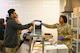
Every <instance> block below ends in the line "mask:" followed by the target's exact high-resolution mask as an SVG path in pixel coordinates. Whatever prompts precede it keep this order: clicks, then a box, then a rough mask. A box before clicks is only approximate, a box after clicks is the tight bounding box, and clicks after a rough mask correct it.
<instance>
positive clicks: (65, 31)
mask: <svg viewBox="0 0 80 53" xmlns="http://www.w3.org/2000/svg"><path fill="white" fill-rule="evenodd" d="M43 26H45V27H47V28H52V29H54V28H57V31H58V38H59V37H62V36H63V37H64V40H63V41H60V40H58V44H65V45H67V46H68V48H72V42H71V38H72V31H71V27H70V25H68V24H67V23H64V24H63V25H61V24H59V23H56V24H53V25H48V24H45V23H44V24H43Z"/></svg>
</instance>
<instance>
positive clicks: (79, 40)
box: [72, 38, 80, 42]
mask: <svg viewBox="0 0 80 53" xmlns="http://www.w3.org/2000/svg"><path fill="white" fill-rule="evenodd" d="M72 40H74V41H78V42H80V39H75V38H72Z"/></svg>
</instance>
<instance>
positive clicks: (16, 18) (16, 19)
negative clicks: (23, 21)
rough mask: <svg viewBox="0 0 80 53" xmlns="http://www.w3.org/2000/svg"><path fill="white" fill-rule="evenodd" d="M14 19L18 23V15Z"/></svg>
mask: <svg viewBox="0 0 80 53" xmlns="http://www.w3.org/2000/svg"><path fill="white" fill-rule="evenodd" d="M14 20H15V21H16V22H17V23H18V24H20V22H19V19H18V16H16V17H15V18H14Z"/></svg>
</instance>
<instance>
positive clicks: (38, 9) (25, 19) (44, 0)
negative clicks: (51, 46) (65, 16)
mask: <svg viewBox="0 0 80 53" xmlns="http://www.w3.org/2000/svg"><path fill="white" fill-rule="evenodd" d="M10 8H14V9H16V12H17V14H18V16H19V20H20V21H21V23H22V24H26V23H29V22H32V21H33V20H42V22H44V23H48V24H54V23H58V19H59V14H60V13H59V12H60V8H59V0H0V17H2V18H5V17H6V16H7V10H8V9H10ZM42 31H43V33H45V32H50V33H52V34H53V35H54V38H55V40H57V39H56V37H57V36H56V35H57V32H56V29H48V28H45V27H44V26H43V27H42Z"/></svg>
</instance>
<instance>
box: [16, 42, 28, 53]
mask: <svg viewBox="0 0 80 53" xmlns="http://www.w3.org/2000/svg"><path fill="white" fill-rule="evenodd" d="M17 53H29V45H28V44H25V43H23V44H22V45H21V47H20V48H19V50H18V51H17Z"/></svg>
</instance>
